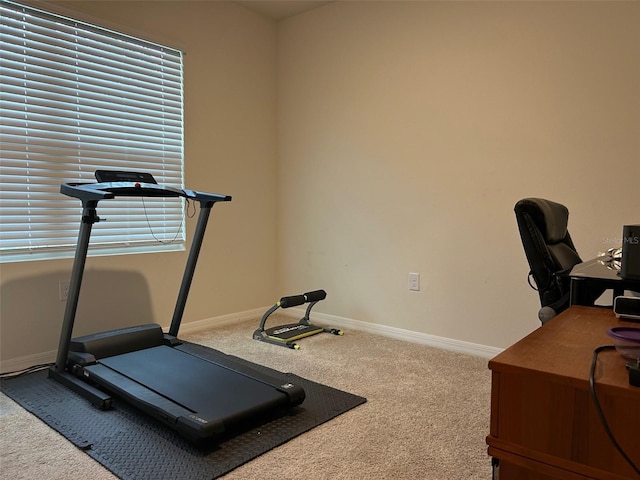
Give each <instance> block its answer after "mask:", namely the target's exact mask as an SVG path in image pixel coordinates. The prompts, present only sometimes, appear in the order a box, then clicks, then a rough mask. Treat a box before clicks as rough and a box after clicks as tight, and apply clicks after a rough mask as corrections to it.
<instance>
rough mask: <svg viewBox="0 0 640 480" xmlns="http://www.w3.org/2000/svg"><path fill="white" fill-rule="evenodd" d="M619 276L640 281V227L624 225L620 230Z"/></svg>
mask: <svg viewBox="0 0 640 480" xmlns="http://www.w3.org/2000/svg"><path fill="white" fill-rule="evenodd" d="M620 276H621V277H622V278H627V279H633V280H638V281H640V225H625V226H624V228H623V229H622V259H621V260H620Z"/></svg>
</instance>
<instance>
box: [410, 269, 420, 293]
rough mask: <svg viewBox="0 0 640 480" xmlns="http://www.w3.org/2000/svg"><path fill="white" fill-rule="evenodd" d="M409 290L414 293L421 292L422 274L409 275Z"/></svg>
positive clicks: (411, 273)
mask: <svg viewBox="0 0 640 480" xmlns="http://www.w3.org/2000/svg"><path fill="white" fill-rule="evenodd" d="M409 290H411V291H412V292H419V291H420V274H419V273H414V272H410V273H409Z"/></svg>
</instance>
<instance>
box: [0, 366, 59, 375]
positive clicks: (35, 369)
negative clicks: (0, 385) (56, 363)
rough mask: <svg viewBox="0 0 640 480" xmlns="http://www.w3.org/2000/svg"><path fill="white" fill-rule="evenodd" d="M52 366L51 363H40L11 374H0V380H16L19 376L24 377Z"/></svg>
mask: <svg viewBox="0 0 640 480" xmlns="http://www.w3.org/2000/svg"><path fill="white" fill-rule="evenodd" d="M52 365H53V362H52V363H41V364H39V365H33V366H31V367H27V368H23V369H22V370H15V371H13V372H5V373H2V374H0V378H16V377H19V376H21V375H26V374H27V373H33V372H39V371H40V370H44V369H45V368H49V367H50V366H52Z"/></svg>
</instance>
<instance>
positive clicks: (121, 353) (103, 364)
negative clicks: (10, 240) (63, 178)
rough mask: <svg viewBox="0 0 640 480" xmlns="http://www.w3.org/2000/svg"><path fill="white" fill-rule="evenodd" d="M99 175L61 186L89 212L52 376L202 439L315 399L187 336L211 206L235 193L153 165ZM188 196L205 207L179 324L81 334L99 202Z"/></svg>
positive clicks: (105, 404)
mask: <svg viewBox="0 0 640 480" xmlns="http://www.w3.org/2000/svg"><path fill="white" fill-rule="evenodd" d="M95 175H96V179H97V183H64V184H62V185H61V187H60V192H61V193H63V194H64V195H68V196H70V197H74V198H77V199H79V200H80V201H81V202H82V219H81V223H80V232H79V235H78V243H77V247H76V253H75V259H74V263H73V269H72V272H71V282H70V285H69V295H68V297H67V304H66V308H65V313H64V320H63V325H62V331H61V334H60V343H59V346H58V353H57V359H56V363H55V364H54V365H53V366H52V367H50V369H49V372H48V373H49V377H50V378H53V379H55V380H56V381H58V382H60V383H62V384H64V385H65V386H67V387H68V388H70V389H72V390H73V391H75V392H76V393H78V394H80V395H82V396H83V397H84V398H86V399H88V400H89V401H90V402H91V403H92V404H94V405H95V406H96V407H98V408H100V409H102V410H108V409H109V408H111V407H112V404H113V401H112V396H114V397H118V398H120V399H122V400H123V401H125V402H127V403H130V404H132V405H134V406H135V407H137V408H138V409H140V410H141V411H143V412H145V413H146V414H148V415H150V416H152V417H154V418H156V419H157V420H160V421H161V422H162V423H164V424H165V425H168V426H169V427H171V428H172V429H174V430H176V431H177V432H178V433H179V434H180V435H182V436H183V437H185V438H187V439H188V440H190V441H193V442H195V443H200V442H203V441H209V440H215V439H219V438H221V437H222V436H223V435H229V434H232V432H233V430H234V429H235V428H237V427H239V426H241V425H246V424H252V423H254V422H257V421H259V420H261V419H265V418H273V416H274V415H280V414H283V413H284V412H286V411H287V410H288V409H289V408H291V407H294V406H296V405H300V404H301V403H302V402H303V401H304V399H305V392H304V390H303V388H302V387H300V386H299V385H295V384H292V383H289V382H287V381H283V380H282V379H279V378H276V377H274V376H272V375H268V374H265V373H263V372H261V371H258V370H256V369H254V368H251V367H250V366H248V365H247V364H246V363H245V362H242V361H239V360H238V359H235V358H234V357H231V356H228V355H225V354H224V353H222V352H218V351H215V350H210V349H205V348H202V347H200V348H198V346H196V345H194V344H189V343H183V342H181V341H180V340H179V339H178V330H179V328H180V323H181V321H182V315H183V313H184V308H185V305H186V301H187V296H188V293H189V288H190V286H191V281H192V279H193V274H194V271H195V267H196V263H197V260H198V255H199V252H200V247H201V246H202V240H203V238H204V234H205V230H206V226H207V223H208V219H209V214H210V212H211V208H212V207H213V205H214V204H215V203H217V202H228V201H230V200H231V197H230V196H228V195H219V194H215V193H204V192H197V191H193V190H186V189H185V190H183V189H178V188H174V187H170V186H167V185H160V184H158V183H157V182H156V180H155V179H154V178H153V176H152V175H151V174H149V173H139V172H122V171H110V170H98V171H96V173H95ZM145 196H146V197H184V198H186V199H189V200H193V201H196V202H198V203H199V205H200V213H199V216H198V221H197V224H196V228H195V232H194V237H193V241H192V243H191V248H190V250H189V255H188V258H187V263H186V267H185V271H184V275H183V278H182V283H181V286H180V291H179V294H178V298H177V302H176V306H175V310H174V313H173V318H172V320H171V326H170V328H169V331H168V333H164V332H163V330H162V327H161V326H160V325H158V324H154V323H148V324H144V325H138V326H133V327H128V328H120V329H117V330H111V331H107V332H100V333H94V334H91V335H85V336H82V337H78V338H71V337H72V332H73V325H74V321H75V316H76V310H77V306H78V298H79V295H80V286H81V283H82V276H83V272H84V265H85V261H86V258H87V251H88V246H89V238H90V236H91V229H92V226H93V224H94V223H98V222H100V220H101V219H100V217H99V216H98V215H97V211H96V208H97V205H98V202H100V201H102V200H108V199H113V198H116V197H145Z"/></svg>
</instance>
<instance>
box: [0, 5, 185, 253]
mask: <svg viewBox="0 0 640 480" xmlns="http://www.w3.org/2000/svg"><path fill="white" fill-rule="evenodd" d="M0 52H1V53H0V117H1V120H2V123H1V127H0V209H1V215H0V254H1V255H2V257H1V258H2V259H3V260H5V261H6V259H7V258H9V259H11V261H13V260H21V259H28V258H29V257H33V256H34V254H35V255H36V256H37V257H38V258H40V257H41V256H42V253H44V254H45V257H46V256H47V255H48V254H49V252H59V251H70V252H72V251H73V250H74V249H75V245H76V241H77V235H78V229H79V225H80V218H81V204H80V201H79V200H77V199H73V198H69V197H66V196H64V195H62V194H61V193H59V191H60V184H61V183H66V182H92V181H95V178H94V176H93V175H94V171H95V170H97V169H103V170H126V171H141V172H149V173H151V174H152V175H153V176H154V177H155V178H156V180H157V181H158V183H163V184H167V185H171V186H174V187H179V188H182V186H183V146H182V142H183V123H182V53H181V52H179V51H176V50H174V49H170V48H167V47H163V46H160V45H156V44H153V43H148V42H146V41H143V40H140V39H136V38H132V37H130V36H126V35H122V34H119V33H116V32H113V31H109V30H105V29H102V28H99V27H96V26H92V25H89V24H86V23H83V22H79V21H75V20H72V19H70V18H65V17H61V16H58V15H54V14H50V13H47V12H44V11H40V10H37V9H34V8H31V7H28V6H23V5H20V4H17V3H14V2H11V1H6V0H1V1H0ZM97 211H98V214H99V215H100V217H101V218H105V219H106V221H105V222H100V223H98V224H96V225H94V228H93V230H92V236H91V247H90V248H91V249H95V248H100V249H101V252H104V249H105V248H107V249H113V248H114V247H115V248H117V249H118V250H117V251H118V252H122V251H123V248H124V249H125V250H126V249H127V248H131V247H133V248H134V249H135V251H138V250H139V248H136V247H141V246H142V247H144V249H152V250H153V249H155V248H160V249H162V248H163V246H164V244H166V243H169V242H172V245H173V246H174V247H175V246H178V248H182V247H183V243H184V230H183V228H182V221H183V216H184V209H183V203H182V201H181V199H176V198H174V199H162V198H145V199H140V198H130V199H129V198H127V199H120V198H118V199H114V200H104V201H102V202H100V203H99V204H98V210H97Z"/></svg>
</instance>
